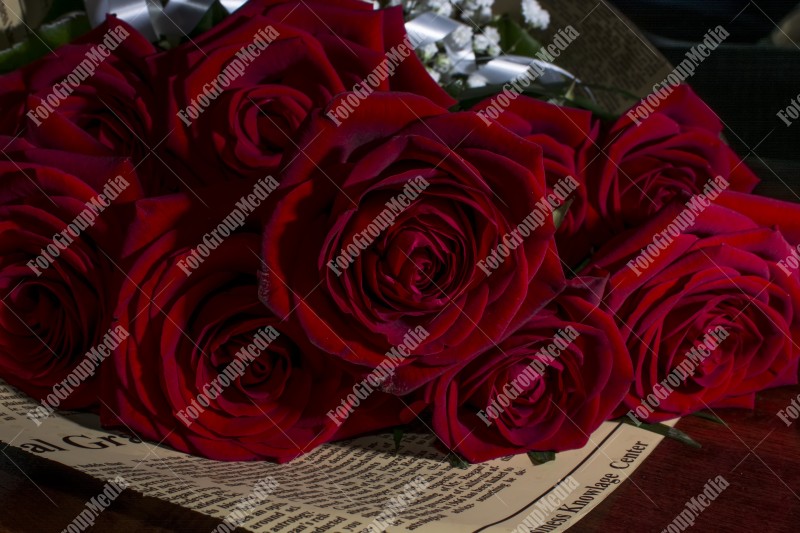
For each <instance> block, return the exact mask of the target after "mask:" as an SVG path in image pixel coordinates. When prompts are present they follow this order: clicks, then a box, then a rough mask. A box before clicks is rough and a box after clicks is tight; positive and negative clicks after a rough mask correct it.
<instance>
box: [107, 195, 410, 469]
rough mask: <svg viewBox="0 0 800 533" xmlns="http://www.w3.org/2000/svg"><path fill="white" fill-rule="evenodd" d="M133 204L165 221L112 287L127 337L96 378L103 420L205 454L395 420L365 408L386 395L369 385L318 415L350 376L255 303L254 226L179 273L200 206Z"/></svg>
mask: <svg viewBox="0 0 800 533" xmlns="http://www.w3.org/2000/svg"><path fill="white" fill-rule="evenodd" d="M137 209H138V210H139V211H140V213H142V214H150V216H152V217H154V218H155V217H157V216H158V215H157V214H158V213H167V215H166V216H165V217H164V218H162V219H161V220H160V223H163V224H166V225H167V226H165V229H166V232H165V233H163V234H162V236H161V237H160V238H158V239H157V240H156V241H155V242H153V243H152V244H151V245H149V246H147V247H144V248H143V250H142V253H141V254H140V255H139V256H138V258H137V259H136V261H135V263H134V264H133V266H132V267H131V268H130V270H129V274H128V279H127V281H126V282H125V283H124V285H123V287H122V290H121V292H120V295H119V296H120V298H119V305H118V307H117V310H116V315H117V317H118V323H119V324H120V325H121V326H123V327H125V328H126V329H127V330H128V331H129V332H130V334H131V335H130V337H129V338H128V339H127V340H125V341H123V343H122V344H121V345H120V347H119V348H118V349H117V351H116V352H115V354H114V359H113V362H110V364H112V365H113V367H111V368H110V369H109V372H108V373H107V374H105V375H104V400H105V402H106V403H105V404H104V405H103V406H101V420H102V422H103V424H104V425H106V426H112V427H114V426H121V427H127V428H130V429H132V430H133V431H135V432H136V433H137V434H138V435H140V436H142V437H144V438H147V439H150V440H154V441H156V442H166V443H167V444H169V445H170V446H172V447H174V448H176V449H179V450H181V451H185V452H189V453H194V454H199V455H203V456H205V457H210V458H213V459H223V460H253V459H271V460H276V461H279V462H283V461H288V460H290V459H292V458H294V457H297V456H299V455H301V454H303V453H306V452H309V451H311V450H312V449H313V448H314V447H316V446H318V445H319V444H322V443H324V442H327V441H329V440H331V439H332V438H335V437H336V438H338V437H339V436H346V435H350V434H353V433H363V432H366V431H372V430H376V429H380V428H383V427H386V426H387V425H392V424H398V423H400V422H401V420H400V418H399V416H400V409H398V408H397V406H394V405H393V406H392V408H391V409H387V413H386V414H385V416H383V417H382V418H380V417H378V416H376V415H375V414H374V413H373V412H372V410H371V407H370V406H371V405H374V404H375V405H385V402H387V401H397V400H396V399H394V398H387V395H385V394H382V393H379V392H374V393H373V394H372V395H370V396H369V397H368V398H367V399H366V401H365V402H364V403H363V404H362V405H360V406H359V407H358V408H357V409H354V410H353V413H352V415H351V416H350V417H347V416H345V417H344V418H343V419H341V420H339V419H336V418H335V417H334V416H329V415H328V412H329V411H331V410H335V409H336V408H337V407H339V406H340V405H341V401H342V400H346V398H347V396H348V395H349V394H351V393H353V387H354V385H355V384H356V383H358V382H359V380H360V379H361V377H359V376H356V375H355V374H351V373H349V372H348V370H347V369H346V368H345V367H344V366H343V365H342V364H341V362H339V361H336V360H333V359H330V358H329V357H328V356H327V355H326V354H323V353H322V352H321V351H320V350H319V349H317V348H315V347H314V346H312V345H311V344H310V343H309V342H308V341H307V340H306V339H305V335H304V334H303V333H302V332H301V331H296V330H294V329H292V328H291V325H290V321H288V320H286V321H285V320H283V319H284V318H286V317H285V316H284V315H274V314H272V313H271V312H269V311H268V310H267V309H266V308H265V307H264V306H263V304H261V302H260V301H259V299H258V277H259V272H260V270H261V261H260V259H259V253H258V252H259V247H260V243H261V240H260V235H259V234H257V233H252V232H250V231H247V230H237V232H235V233H233V234H232V235H230V236H228V237H227V238H225V239H222V240H221V241H220V242H219V243H217V245H216V247H215V248H214V249H213V250H212V251H211V252H210V253H208V254H206V257H205V258H204V259H203V261H202V263H201V264H200V265H199V266H198V267H197V268H195V269H193V270H188V271H187V270H184V268H183V267H181V266H180V265H181V264H184V262H185V261H186V258H187V257H188V256H190V255H191V253H192V252H191V250H192V249H193V248H195V247H196V246H197V245H199V244H200V243H201V242H204V241H203V235H202V233H201V232H200V231H198V230H197V228H198V227H204V226H208V229H209V230H211V229H212V226H215V225H216V222H218V221H216V222H213V223H212V222H209V221H207V220H206V217H204V216H200V215H198V213H200V212H204V210H205V208H203V207H202V206H199V205H198V203H197V202H196V201H195V200H194V199H193V198H192V197H189V196H184V195H174V196H164V197H160V198H158V199H151V200H144V201H140V202H139V203H138V205H137ZM176 214H178V215H179V216H177V218H176V219H174V220H170V217H174V216H175V215H176ZM173 225H174V227H171V226H173ZM187 228H194V231H188V232H187V231H186V230H187ZM134 240H135V239H134ZM187 272H188V275H187ZM253 347H255V350H253ZM243 349H244V350H245V352H242V351H241V350H243ZM359 390H361V389H359ZM400 407H402V406H400ZM342 421H344V422H345V424H344V425H342V426H341V428H340V426H339V423H341V422H342Z"/></svg>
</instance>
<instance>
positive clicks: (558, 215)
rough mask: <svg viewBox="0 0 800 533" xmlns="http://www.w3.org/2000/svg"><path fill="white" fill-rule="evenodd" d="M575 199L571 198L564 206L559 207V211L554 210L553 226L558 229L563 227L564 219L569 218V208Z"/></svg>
mask: <svg viewBox="0 0 800 533" xmlns="http://www.w3.org/2000/svg"><path fill="white" fill-rule="evenodd" d="M572 201H573V199H572V198H570V199H569V200H567V201H566V202H564V205H562V206H561V207H559V208H558V209H554V210H553V224H555V226H556V229H558V228H560V227H561V224H563V223H564V219H565V218H567V213H568V212H569V206H571V205H572Z"/></svg>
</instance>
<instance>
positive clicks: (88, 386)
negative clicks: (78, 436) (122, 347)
mask: <svg viewBox="0 0 800 533" xmlns="http://www.w3.org/2000/svg"><path fill="white" fill-rule="evenodd" d="M9 141H10V139H8V138H0V143H1V144H2V145H3V146H6V148H5V154H6V155H7V156H8V158H9V159H11V161H8V160H3V161H0V182H1V183H2V184H3V185H2V187H0V298H2V303H0V378H2V379H4V380H6V381H8V382H9V383H11V384H12V385H14V386H15V387H18V388H19V389H21V390H23V391H24V392H26V393H27V394H29V395H31V396H32V397H34V398H36V399H39V400H42V399H45V398H47V397H48V396H49V395H54V394H56V393H57V396H56V395H54V396H53V397H52V398H51V401H50V402H49V405H50V406H51V407H56V406H58V407H61V408H67V409H73V408H85V407H90V406H92V405H94V404H95V403H96V401H97V399H96V396H97V394H96V393H97V383H98V381H97V380H96V376H97V373H96V372H95V370H96V367H95V365H94V364H93V363H91V362H89V363H86V364H85V365H84V366H82V367H81V368H80V369H78V370H77V371H76V373H75V375H74V376H72V377H71V378H70V379H71V381H70V382H69V384H67V385H66V386H65V385H63V384H62V381H63V380H65V379H67V377H68V376H70V374H71V373H73V371H75V370H76V367H77V366H79V365H80V364H81V363H82V362H83V361H84V360H85V356H86V353H87V352H88V351H90V350H92V349H93V348H95V347H97V346H98V345H99V344H100V343H101V342H102V341H103V338H104V336H105V335H106V334H107V333H108V332H109V331H110V330H112V329H113V328H114V326H115V324H114V318H113V317H114V314H113V311H114V305H115V302H116V298H117V294H118V286H119V278H121V277H122V272H121V271H120V268H119V267H118V266H117V265H116V264H115V262H116V261H118V260H119V259H118V258H119V257H120V256H121V255H123V254H122V251H121V250H120V249H119V244H120V243H121V242H122V240H123V238H124V229H123V228H124V221H122V220H121V219H120V218H119V216H118V214H117V212H116V210H115V209H116V206H117V205H121V204H124V203H126V202H130V201H132V200H133V199H135V198H136V197H137V196H138V195H139V194H140V193H141V190H140V188H139V185H138V182H137V181H136V177H135V174H134V172H133V169H132V166H131V164H130V163H129V162H127V161H126V160H119V159H112V158H100V157H89V156H85V155H74V154H70V153H64V152H56V151H51V150H43V149H39V148H33V147H32V146H31V145H30V144H28V143H27V142H26V141H22V140H20V139H17V140H16V141H12V142H9ZM100 194H103V196H102V197H101V196H99V195H100ZM112 258H117V259H112ZM106 355H108V353H106ZM90 367H91V368H90ZM54 386H58V387H57V390H56V389H54ZM62 396H63V397H62Z"/></svg>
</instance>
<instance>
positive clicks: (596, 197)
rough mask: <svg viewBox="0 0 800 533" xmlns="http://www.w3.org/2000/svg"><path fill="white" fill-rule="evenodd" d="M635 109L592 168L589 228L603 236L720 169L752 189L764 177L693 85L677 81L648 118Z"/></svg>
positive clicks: (686, 193)
mask: <svg viewBox="0 0 800 533" xmlns="http://www.w3.org/2000/svg"><path fill="white" fill-rule="evenodd" d="M634 110H635V108H634ZM634 110H631V111H630V112H628V113H627V114H625V115H623V116H622V117H621V118H620V119H619V120H618V121H617V122H616V123H615V124H614V125H613V126H612V127H611V128H610V130H609V131H608V132H606V133H605V134H604V137H603V140H601V141H600V145H601V146H603V155H601V156H599V157H598V158H597V159H596V160H595V161H594V163H593V164H592V168H591V170H590V173H589V198H590V201H591V202H592V203H593V205H594V206H595V208H596V210H597V211H598V213H599V215H600V221H599V223H598V226H597V227H595V228H589V229H590V230H592V231H594V232H596V233H599V234H600V237H599V238H600V239H601V241H602V240H604V239H607V238H608V237H610V236H613V235H614V234H616V233H617V232H619V231H620V230H622V229H624V228H630V227H635V226H638V225H639V224H641V223H642V222H644V221H646V220H648V219H649V218H651V217H652V216H653V215H655V214H656V213H658V212H659V211H661V210H662V209H663V208H664V206H665V205H667V204H669V203H670V202H672V201H673V200H686V199H688V197H690V196H691V195H693V194H696V193H698V192H701V191H702V190H703V187H704V186H705V184H706V183H708V182H709V180H713V179H715V178H716V177H718V176H721V177H722V178H723V179H725V180H726V181H728V182H729V183H730V188H731V190H735V191H744V192H750V191H752V190H753V187H755V185H756V184H757V183H758V178H756V176H755V175H754V174H753V173H752V172H751V171H750V169H748V168H747V165H745V164H744V162H742V160H741V159H739V157H738V156H737V155H736V154H735V153H734V152H733V150H731V149H730V148H729V147H728V146H727V145H726V144H725V142H724V141H723V140H722V138H721V133H722V123H721V122H720V120H719V118H717V116H716V115H715V114H714V112H713V111H711V109H710V108H709V107H708V106H707V105H706V104H705V103H704V102H703V101H702V100H700V98H698V97H697V95H695V94H694V92H692V90H691V89H690V88H689V87H688V86H686V85H681V86H678V87H676V88H675V90H674V91H673V92H672V93H670V94H669V96H668V97H667V98H666V99H665V100H664V101H662V102H661V104H660V105H659V106H658V107H657V108H656V109H655V110H654V112H653V113H652V114H651V115H649V116H648V117H647V118H642V117H639V116H638V115H635V114H634V113H635V111H634Z"/></svg>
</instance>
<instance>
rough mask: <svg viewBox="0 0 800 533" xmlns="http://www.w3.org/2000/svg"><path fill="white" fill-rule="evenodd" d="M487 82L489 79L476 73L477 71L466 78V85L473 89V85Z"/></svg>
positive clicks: (484, 84) (476, 85)
mask: <svg viewBox="0 0 800 533" xmlns="http://www.w3.org/2000/svg"><path fill="white" fill-rule="evenodd" d="M488 83H489V80H488V79H486V78H485V77H483V76H482V75H480V74H478V73H477V72H473V73H472V74H470V75H469V77H468V78H467V87H469V88H470V89H474V88H475V87H484V86H486V85H487V84H488Z"/></svg>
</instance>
